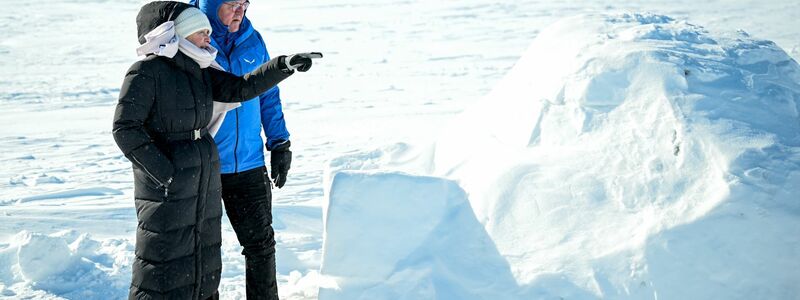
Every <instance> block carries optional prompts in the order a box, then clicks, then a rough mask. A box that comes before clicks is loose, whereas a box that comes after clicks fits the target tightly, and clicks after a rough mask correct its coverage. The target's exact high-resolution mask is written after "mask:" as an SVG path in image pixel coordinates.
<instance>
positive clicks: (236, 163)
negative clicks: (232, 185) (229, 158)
mask: <svg viewBox="0 0 800 300" xmlns="http://www.w3.org/2000/svg"><path fill="white" fill-rule="evenodd" d="M238 149H239V108H238V107H237V108H236V142H235V143H234V144H233V173H239V158H238V157H237V155H236V153H237V152H238V151H239V150H238Z"/></svg>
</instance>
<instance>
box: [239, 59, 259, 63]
mask: <svg viewBox="0 0 800 300" xmlns="http://www.w3.org/2000/svg"><path fill="white" fill-rule="evenodd" d="M242 60H244V61H245V62H246V63H248V64H252V63H254V62H256V59H255V58H253V59H251V60H247V58H242Z"/></svg>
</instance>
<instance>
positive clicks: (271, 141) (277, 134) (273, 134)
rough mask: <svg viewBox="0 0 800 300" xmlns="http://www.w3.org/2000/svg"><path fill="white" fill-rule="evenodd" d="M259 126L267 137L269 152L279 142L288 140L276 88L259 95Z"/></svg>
mask: <svg viewBox="0 0 800 300" xmlns="http://www.w3.org/2000/svg"><path fill="white" fill-rule="evenodd" d="M259 101H260V104H261V125H262V127H264V135H265V136H266V137H267V149H269V150H271V149H272V148H274V146H275V145H276V144H278V143H280V142H283V141H288V140H289V130H288V129H286V120H284V118H283V106H282V105H281V98H280V90H279V89H278V87H277V86H276V87H274V88H273V89H271V90H269V91H267V92H266V93H264V94H261V96H260V97H259Z"/></svg>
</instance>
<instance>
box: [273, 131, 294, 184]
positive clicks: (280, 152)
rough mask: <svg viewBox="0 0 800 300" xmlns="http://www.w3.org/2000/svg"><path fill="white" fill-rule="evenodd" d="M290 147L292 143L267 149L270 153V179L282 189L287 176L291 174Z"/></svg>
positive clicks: (283, 143)
mask: <svg viewBox="0 0 800 300" xmlns="http://www.w3.org/2000/svg"><path fill="white" fill-rule="evenodd" d="M289 146H291V143H289V141H285V142H282V143H278V145H276V146H275V148H273V149H269V147H267V150H269V151H270V158H269V162H270V166H271V170H270V177H271V178H272V182H273V183H274V184H275V186H276V187H278V188H282V187H283V184H285V183H286V175H288V174H289V167H291V165H292V151H289Z"/></svg>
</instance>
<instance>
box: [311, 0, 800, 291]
mask: <svg viewBox="0 0 800 300" xmlns="http://www.w3.org/2000/svg"><path fill="white" fill-rule="evenodd" d="M797 99H800V66H799V65H798V64H797V62H796V61H794V60H792V59H791V58H790V57H789V56H788V55H787V54H786V53H785V52H784V51H783V50H782V49H780V48H779V47H777V46H776V45H775V44H774V43H772V42H769V41H765V40H759V39H754V38H751V37H750V36H748V35H747V34H745V33H742V32H732V33H730V34H728V35H725V36H717V35H713V34H710V33H708V32H707V31H706V30H705V29H703V28H702V27H699V26H696V25H692V24H689V23H686V22H684V21H676V20H674V19H671V18H669V17H666V16H662V15H655V14H615V15H585V16H579V17H572V18H567V19H564V20H561V21H559V22H557V23H555V24H553V25H552V26H549V27H548V28H547V29H545V30H543V31H542V32H541V33H540V34H539V35H538V36H537V38H536V40H535V41H534V42H533V44H532V45H531V46H530V48H529V49H528V50H527V51H526V52H525V54H524V55H523V56H522V58H521V59H520V60H519V61H518V62H517V64H516V65H515V66H514V67H513V68H512V69H511V70H510V71H509V73H508V75H507V76H506V77H505V78H504V79H502V80H501V81H500V82H499V83H498V84H497V85H496V86H495V88H494V89H493V90H492V91H491V92H490V93H489V94H488V95H487V96H486V97H485V98H483V99H482V100H480V101H478V102H477V103H476V105H474V106H473V107H471V108H469V109H467V110H466V111H465V112H464V113H463V114H462V115H460V116H459V117H458V118H457V119H456V120H455V121H454V122H453V123H452V124H451V125H449V126H448V128H447V129H445V130H444V131H443V133H442V134H441V137H440V138H439V139H438V140H437V141H436V143H435V145H434V146H433V147H430V148H427V149H426V148H424V147H423V148H421V150H417V152H416V153H414V151H412V150H409V148H408V147H395V148H388V149H386V150H382V151H381V150H379V151H378V152H377V155H376V154H374V153H373V154H370V155H366V154H365V155H361V159H360V161H373V163H370V164H357V165H353V164H349V163H343V162H348V161H359V159H354V158H357V157H359V155H351V156H349V157H345V158H342V159H338V160H334V161H332V164H331V170H330V175H329V176H330V178H331V181H330V183H329V184H330V192H329V193H328V195H329V203H328V206H327V211H326V213H327V215H328V217H327V219H326V221H325V228H326V231H325V242H324V244H323V245H324V246H323V247H324V248H323V250H324V255H323V262H322V273H323V275H329V276H332V277H333V278H336V280H337V285H334V286H333V287H329V288H325V289H323V292H321V293H320V298H321V299H355V298H358V297H353V295H358V296H360V297H361V299H376V298H377V299H397V298H398V295H401V296H400V297H399V298H403V299H417V298H429V299H430V298H435V299H455V298H459V299H492V298H494V297H491V296H487V293H488V294H491V293H495V294H498V295H499V294H502V293H505V296H504V297H502V298H508V299H510V298H519V299H532V298H540V297H547V298H551V297H552V298H559V297H561V298H566V299H570V298H579V299H587V298H588V299H592V298H613V299H644V298H654V299H657V298H666V299H791V298H793V297H796V296H797V295H798V294H800V288H799V287H800V285H798V284H797V283H798V282H800V271H798V270H800V262H799V261H797V260H796V257H798V255H800V201H798V198H797V195H800V114H799V113H798V111H800V106H799V105H798V103H797V102H796V101H797ZM426 152H427V154H426ZM402 157H416V158H417V159H415V160H412V161H413V162H412V163H408V162H406V163H404V162H402V160H403V159H400V158H402ZM406 161H408V160H406ZM426 163H427V164H428V166H427V167H426ZM390 169H399V170H402V171H406V172H422V174H425V172H426V170H427V171H428V174H431V175H436V176H440V177H446V178H450V179H453V180H456V181H457V182H458V184H459V185H460V187H461V188H463V189H464V190H465V191H466V192H467V194H468V199H469V202H470V203H471V207H472V209H473V211H474V216H475V218H474V219H468V220H466V221H465V220H460V219H453V218H441V217H440V216H438V217H428V218H426V219H423V220H421V221H419V220H417V219H416V218H421V217H424V216H426V214H421V215H418V214H413V213H411V214H409V213H406V212H405V211H406V210H408V209H413V210H416V211H418V212H425V213H428V211H427V209H428V205H425V204H422V205H420V204H419V203H418V202H419V201H420V200H419V199H418V198H419V197H421V196H419V195H418V192H419V191H420V190H421V191H424V192H423V193H425V194H428V195H427V196H426V197H428V198H427V199H426V200H430V204H429V205H430V208H431V209H433V211H434V212H435V211H436V210H435V207H437V206H436V203H438V202H437V200H436V199H437V198H440V197H443V196H445V195H448V194H449V193H443V192H439V193H437V192H435V191H428V189H425V188H424V186H425V185H430V184H432V183H433V182H435V180H441V179H436V177H431V179H429V180H419V181H420V182H419V183H417V184H416V185H414V184H411V185H410V186H409V184H402V183H403V182H404V181H407V180H408V179H402V178H406V177H402V176H401V175H397V176H401V177H400V179H397V178H393V177H387V176H386V175H383V173H382V172H386V171H382V170H390ZM346 170H360V172H362V173H360V175H359V178H360V179H358V180H356V182H353V181H354V179H352V178H350V177H352V175H346V174H349V173H348V172H352V171H346ZM374 172H377V173H375V174H373V173H374ZM342 174H345V175H342ZM370 174H372V175H370ZM340 177H341V178H340ZM411 178H413V177H411ZM366 182H371V183H369V184H367V183H366ZM376 189H377V191H376ZM381 189H382V192H381ZM376 202H378V203H380V202H386V204H384V205H382V206H380V205H379V206H378V208H377V209H376V208H374V207H375V205H376V204H375V203H376ZM398 202H399V203H405V204H406V205H405V206H404V205H400V206H399V207H397V208H396V207H394V205H396V204H395V203H398ZM423 202H425V200H423ZM384 210H393V211H396V213H397V214H399V215H408V217H406V218H399V221H398V220H396V219H395V218H389V219H387V218H383V220H385V222H387V223H389V224H391V225H393V226H396V227H400V228H408V230H409V231H410V232H412V233H413V232H417V233H418V234H419V235H420V236H422V237H425V238H427V239H429V240H434V241H435V240H439V239H446V238H449V237H452V236H453V235H456V236H457V235H459V234H463V232H464V231H467V232H472V231H474V230H475V221H476V220H477V222H479V223H480V224H482V225H483V227H484V228H485V234H488V236H489V237H490V238H491V242H492V243H493V244H494V245H495V247H496V248H490V250H489V251H487V250H485V249H482V248H480V247H470V246H467V244H465V243H456V244H457V245H458V246H454V247H455V248H456V249H458V251H451V250H449V249H439V248H434V247H430V245H429V244H426V243H423V244H421V245H418V246H414V247H412V249H411V250H408V251H405V252H403V253H389V255H390V256H392V259H384V260H381V261H376V262H375V263H374V264H373V265H372V268H371V269H370V270H369V271H367V272H357V273H356V274H352V273H350V272H349V271H352V270H353V269H356V270H357V268H356V267H354V266H353V265H354V264H352V263H348V261H349V259H353V258H357V257H362V256H363V255H365V254H366V253H372V252H371V251H380V249H382V248H381V247H380V246H378V247H376V246H372V247H357V246H358V245H359V244H360V243H375V244H378V245H381V244H382V243H381V242H380V240H381V237H382V236H383V235H384V234H386V235H388V236H389V238H390V239H392V243H395V244H397V243H399V244H405V243H404V242H405V241H408V242H409V244H411V245H417V243H415V242H414V241H415V240H416V239H418V238H419V236H415V235H414V234H411V233H405V234H409V235H410V237H409V236H405V235H398V234H391V233H387V231H386V230H383V229H382V228H383V226H388V225H384V224H382V225H381V226H374V225H372V224H376V223H380V222H376V221H375V220H372V219H371V218H372V216H373V215H376V214H377V215H380V214H385V213H386V212H384ZM343 211H344V212H343ZM362 211H363V214H360V213H361V212H362ZM342 214H344V216H345V217H342ZM348 215H350V216H351V217H349V218H348V217H346V216H348ZM440 215H441V214H440ZM412 216H416V218H415V217H412ZM427 222H434V223H435V224H438V226H439V227H443V228H447V229H446V230H442V231H438V232H434V233H429V232H428V231H425V230H419V227H420V226H424V225H423V224H426V223H427ZM356 229H357V230H356ZM343 230H350V231H352V232H353V235H354V236H358V237H360V239H365V240H368V241H372V242H353V241H350V240H348V239H347V238H345V237H346V235H345V234H342V231H343ZM479 232H480V231H479ZM480 237H481V235H476V238H478V239H480ZM456 239H457V238H456ZM353 244H354V245H355V246H356V247H353V248H352V249H350V250H351V251H350V252H348V255H347V256H345V257H340V256H339V255H334V254H330V253H329V252H336V253H341V251H338V250H337V249H338V248H340V247H345V245H353ZM465 248H466V249H465ZM329 249H330V250H329ZM359 249H364V252H363V253H365V254H362V252H361V250H359ZM495 249H496V251H491V250H495ZM383 251H386V250H385V249H384V250H383ZM451 253H458V254H457V256H459V257H460V256H469V257H480V258H486V257H487V256H488V257H489V258H491V257H493V256H492V255H493V253H497V254H494V255H495V256H498V255H499V256H500V257H502V259H503V260H505V261H506V262H507V263H508V267H507V268H506V269H503V268H502V264H489V265H490V266H497V267H496V268H495V267H492V268H493V269H497V270H501V272H495V273H493V274H486V275H485V276H484V279H485V280H484V281H480V280H475V278H474V276H475V274H480V272H479V271H481V270H483V269H482V267H481V266H480V265H473V266H470V267H465V264H463V263H461V262H458V261H454V260H446V259H445V260H442V259H441V258H440V256H445V257H449V255H450V254H451ZM431 266H435V267H436V268H443V269H445V270H449V271H450V272H441V271H429V270H428V271H427V272H426V270H427V268H430V267H431ZM385 268H388V269H390V270H392V272H384V273H380V272H381V271H379V270H382V269H385ZM465 268H466V269H465ZM502 270H505V272H502ZM409 272H411V274H414V275H413V276H411V275H408V274H407V273H409ZM502 276H509V277H513V279H514V280H513V284H511V285H509V284H508V282H505V281H502V280H501V281H500V282H496V280H498V278H502ZM364 278H369V279H370V280H371V281H370V282H371V284H363V283H362V281H363V280H364ZM442 282H447V284H442ZM452 282H455V284H452ZM476 282H477V283H479V284H476ZM425 283H429V284H427V285H426V284H425ZM337 286H338V291H337V288H336V287H337ZM509 286H510V287H511V290H512V291H509ZM453 287H461V290H459V291H460V292H461V293H462V294H460V295H459V294H457V293H456V295H459V296H457V297H454V296H453V295H454V292H453V289H454V288H453Z"/></svg>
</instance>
